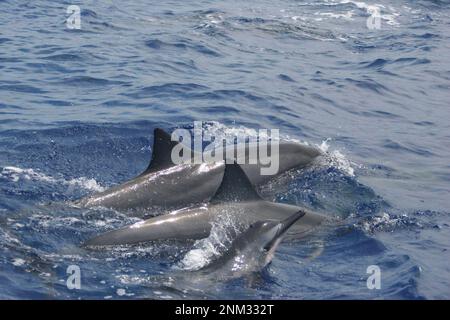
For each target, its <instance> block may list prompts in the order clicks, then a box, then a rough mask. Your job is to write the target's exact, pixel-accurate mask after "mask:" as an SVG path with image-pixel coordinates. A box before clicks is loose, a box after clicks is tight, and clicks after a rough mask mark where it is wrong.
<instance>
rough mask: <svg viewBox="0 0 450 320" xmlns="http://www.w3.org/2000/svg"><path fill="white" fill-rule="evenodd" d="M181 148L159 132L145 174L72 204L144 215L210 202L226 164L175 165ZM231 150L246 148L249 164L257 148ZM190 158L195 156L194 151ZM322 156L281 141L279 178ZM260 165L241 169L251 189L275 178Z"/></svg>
mask: <svg viewBox="0 0 450 320" xmlns="http://www.w3.org/2000/svg"><path fill="white" fill-rule="evenodd" d="M178 144H179V142H177V141H172V140H171V136H170V135H169V134H168V133H166V132H165V131H164V130H162V129H159V128H156V129H155V130H154V142H153V153H152V159H151V161H150V164H149V166H148V167H147V169H146V170H145V171H144V172H143V173H141V174H140V175H139V176H137V177H135V178H133V179H131V180H129V181H126V182H124V183H122V184H119V185H117V186H113V187H112V188H110V189H108V190H105V191H103V192H99V193H96V194H93V195H90V196H87V197H85V198H82V199H79V200H77V201H75V202H74V203H73V204H74V205H75V206H79V207H97V206H101V207H106V208H111V209H114V210H118V211H127V210H130V209H134V210H137V211H139V210H140V211H143V210H147V209H157V208H163V209H175V208H183V207H186V206H188V205H190V204H194V203H200V202H204V201H207V200H208V199H210V198H211V197H212V196H213V195H214V194H215V192H216V191H217V189H218V188H219V186H220V183H221V181H222V176H223V173H224V169H225V162H226V161H219V162H212V163H202V164H191V163H181V164H174V163H173V162H172V159H171V153H172V149H173V147H174V146H176V145H178ZM269 144H270V143H269ZM235 147H236V148H235ZM229 148H235V149H233V153H226V154H227V155H228V154H234V155H235V156H236V154H239V153H237V152H238V151H237V150H238V149H240V148H244V149H245V155H246V159H247V160H248V157H249V155H250V154H257V153H252V152H255V151H256V152H257V151H258V150H257V148H258V146H257V145H256V144H251V143H245V144H240V145H233V146H230V147H229ZM187 152H189V151H187ZM191 154H192V155H193V154H194V152H193V151H191ZM321 154H322V153H321V151H320V150H319V149H317V148H314V147H310V146H306V145H302V144H299V143H294V142H281V141H280V143H279V169H278V174H281V173H283V172H285V171H287V170H290V169H293V168H302V167H305V166H307V165H309V164H310V163H312V161H313V160H314V159H315V158H316V157H318V156H319V155H321ZM232 160H233V159H232ZM234 161H235V160H234ZM230 162H232V161H230ZM246 163H249V162H247V161H246ZM261 163H267V162H262V161H261V159H258V161H257V164H245V165H242V169H243V170H244V172H245V173H246V175H247V176H248V178H249V179H250V181H251V183H252V185H253V186H256V187H257V186H260V185H261V184H264V183H265V182H267V181H268V180H270V179H271V178H273V176H270V175H262V174H261V171H260V169H261V167H262V165H261Z"/></svg>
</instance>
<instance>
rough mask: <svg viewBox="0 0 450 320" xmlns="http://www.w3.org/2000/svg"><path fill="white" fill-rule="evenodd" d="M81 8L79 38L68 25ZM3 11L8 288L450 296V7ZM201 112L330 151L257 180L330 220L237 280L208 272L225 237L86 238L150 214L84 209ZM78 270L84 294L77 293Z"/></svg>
mask: <svg viewBox="0 0 450 320" xmlns="http://www.w3.org/2000/svg"><path fill="white" fill-rule="evenodd" d="M70 5H78V6H79V8H80V9H81V16H80V21H81V24H80V27H81V28H80V29H70V28H69V27H68V25H67V23H66V19H67V18H68V17H69V16H70V14H68V13H67V8H68V7H69V6H70ZM0 8H1V9H0V298H1V299H134V298H150V299H155V298H156V299H178V298H187V299H193V298H201V299H203V298H204V299H216V298H223V299H228V298H230V299H243V298H249V299H262V298H264V299H441V298H446V299H449V298H450V264H449V261H450V252H449V243H450V209H449V205H450V186H449V181H450V164H449V159H450V110H449V102H450V31H449V30H450V2H449V1H447V0H445V1H444V0H441V1H439V0H433V1H432V0H428V1H425V0H418V1H413V0H392V1H387V0H376V1H371V0H364V1H363V0H361V1H352V0H309V1H294V0H280V1H273V0H272V1H269V0H255V1H251V2H250V1H235V0H230V1H222V2H218V1H212V0H205V1H188V2H182V1H139V0H136V1H125V2H124V1H118V0H112V1H75V0H74V1H41V0H36V1H20V0H19V1H17V0H0ZM69 26H72V25H70V24H69ZM193 121H203V126H204V128H205V130H208V131H209V132H211V133H213V134H215V135H216V136H230V135H233V134H234V133H236V132H243V133H250V132H252V130H251V129H259V128H267V129H271V128H274V129H279V130H280V135H281V137H282V138H284V139H290V140H296V141H302V142H304V143H308V144H310V145H314V146H317V147H318V148H321V149H322V150H323V151H325V152H326V155H325V156H324V157H322V158H321V159H320V161H317V163H315V164H314V165H313V166H311V167H309V168H307V169H304V170H293V171H292V172H289V174H287V175H285V176H283V177H281V178H280V179H278V180H276V181H272V182H271V183H269V184H267V185H265V186H263V187H262V189H261V190H260V191H261V193H262V194H263V195H264V197H266V198H267V199H271V200H274V201H277V202H284V203H291V204H299V205H304V206H306V207H309V208H311V209H314V210H318V211H321V212H325V213H326V214H327V215H329V217H330V221H332V222H330V223H326V224H325V225H324V226H322V227H320V228H319V229H318V230H317V231H316V232H314V233H313V234H311V235H310V236H309V237H307V238H305V239H302V240H296V241H286V242H283V243H282V244H281V246H280V247H279V249H278V250H277V252H276V255H275V258H274V260H273V261H272V263H271V264H270V265H269V266H268V267H267V268H265V269H264V270H262V272H261V273H260V274H258V275H252V277H251V279H235V280H231V281H227V282H223V283H221V282H217V281H213V282H211V281H209V282H208V281H205V282H202V281H192V272H193V271H192V269H195V268H196V267H198V266H199V265H204V264H205V263H208V262H209V261H210V260H211V259H214V256H215V255H217V251H218V247H221V245H222V244H223V243H222V242H221V241H222V239H220V235H221V234H222V233H221V232H220V231H221V230H216V229H214V230H213V234H212V235H211V237H210V238H207V239H204V240H201V241H197V242H187V243H183V244H179V243H154V244H146V245H140V246H134V247H116V248H110V249H105V250H92V249H89V248H84V247H83V246H82V245H81V244H82V243H83V241H85V240H87V239H89V238H90V237H92V236H94V235H97V234H100V233H102V232H105V231H107V230H111V229H114V228H118V227H121V226H125V225H128V224H130V223H133V222H136V221H139V218H138V217H135V216H132V215H128V214H126V213H119V212H115V211H112V210H107V209H101V208H95V209H77V208H74V207H73V206H71V205H70V204H69V201H71V200H75V199H77V198H79V197H81V196H84V195H88V194H91V193H93V192H97V191H101V190H104V189H106V188H108V187H110V186H113V185H115V184H117V183H120V182H122V181H125V180H127V179H129V178H132V177H134V176H135V175H137V174H139V173H140V172H141V171H143V170H144V168H146V166H147V165H148V162H149V159H150V155H151V147H152V141H153V136H152V135H153V129H154V128H156V127H161V128H164V129H167V130H173V129H175V128H178V127H183V128H192V126H193ZM227 223H228V222H226V221H224V224H227ZM219 229H220V226H219ZM69 266H76V267H79V268H80V274H81V278H80V289H76V288H75V289H69V288H68V287H67V280H68V277H69V274H68V273H67V271H68V268H69ZM369 266H377V267H378V268H379V270H380V288H379V289H376V288H375V289H369V288H368V286H367V279H368V277H369V276H370V275H371V274H369V273H367V271H368V267H369ZM76 267H75V268H76ZM72 268H73V267H72ZM70 270H73V269H70V268H69V271H70ZM370 270H371V269H370V268H369V271H370ZM369 287H370V286H369Z"/></svg>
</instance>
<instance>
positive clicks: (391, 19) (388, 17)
mask: <svg viewBox="0 0 450 320" xmlns="http://www.w3.org/2000/svg"><path fill="white" fill-rule="evenodd" d="M340 3H341V4H347V3H351V4H353V5H355V6H356V7H358V8H359V9H363V10H365V11H366V13H367V14H370V15H372V14H375V13H379V16H380V18H381V19H382V20H385V21H386V23H387V24H389V25H392V26H394V25H399V23H398V22H397V21H396V20H395V18H396V17H398V16H399V15H400V14H399V13H397V12H396V11H395V9H394V8H393V7H392V6H389V8H386V7H385V6H384V5H382V4H367V3H366V2H363V1H353V0H340ZM387 9H389V10H390V11H391V12H390V13H382V12H383V11H386V10H387Z"/></svg>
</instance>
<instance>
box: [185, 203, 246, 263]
mask: <svg viewBox="0 0 450 320" xmlns="http://www.w3.org/2000/svg"><path fill="white" fill-rule="evenodd" d="M242 227H243V226H242V224H241V223H239V222H238V221H237V219H236V215H235V214H234V213H230V212H224V213H223V214H218V215H217V218H216V220H214V221H213V222H212V227H211V232H210V234H209V237H207V238H204V239H200V240H197V241H196V242H195V243H194V246H193V248H192V249H191V250H190V251H189V252H187V253H186V255H185V256H184V257H183V259H182V260H181V261H180V262H179V263H178V265H177V266H176V268H178V269H183V270H192V271H193V270H198V269H200V268H202V267H204V266H206V265H208V264H209V263H210V262H211V261H213V260H214V259H215V258H217V257H219V256H220V255H221V254H223V253H224V252H225V251H226V250H227V249H228V248H229V247H230V246H231V243H232V242H233V240H234V239H235V237H236V235H237V234H239V233H240V232H241V231H242Z"/></svg>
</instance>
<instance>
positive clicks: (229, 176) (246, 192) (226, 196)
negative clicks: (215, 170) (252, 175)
mask: <svg viewBox="0 0 450 320" xmlns="http://www.w3.org/2000/svg"><path fill="white" fill-rule="evenodd" d="M261 199H262V198H261V196H260V195H259V194H258V192H257V191H256V190H255V188H254V187H253V185H252V183H251V182H250V180H249V179H248V178H247V175H246V174H245V172H244V170H242V168H241V166H240V165H238V164H237V163H236V162H235V163H233V164H225V171H224V173H223V178H222V183H221V184H220V186H219V189H217V191H216V194H215V195H214V196H213V197H212V198H211V202H212V203H218V202H226V201H233V202H240V201H250V200H261Z"/></svg>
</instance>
